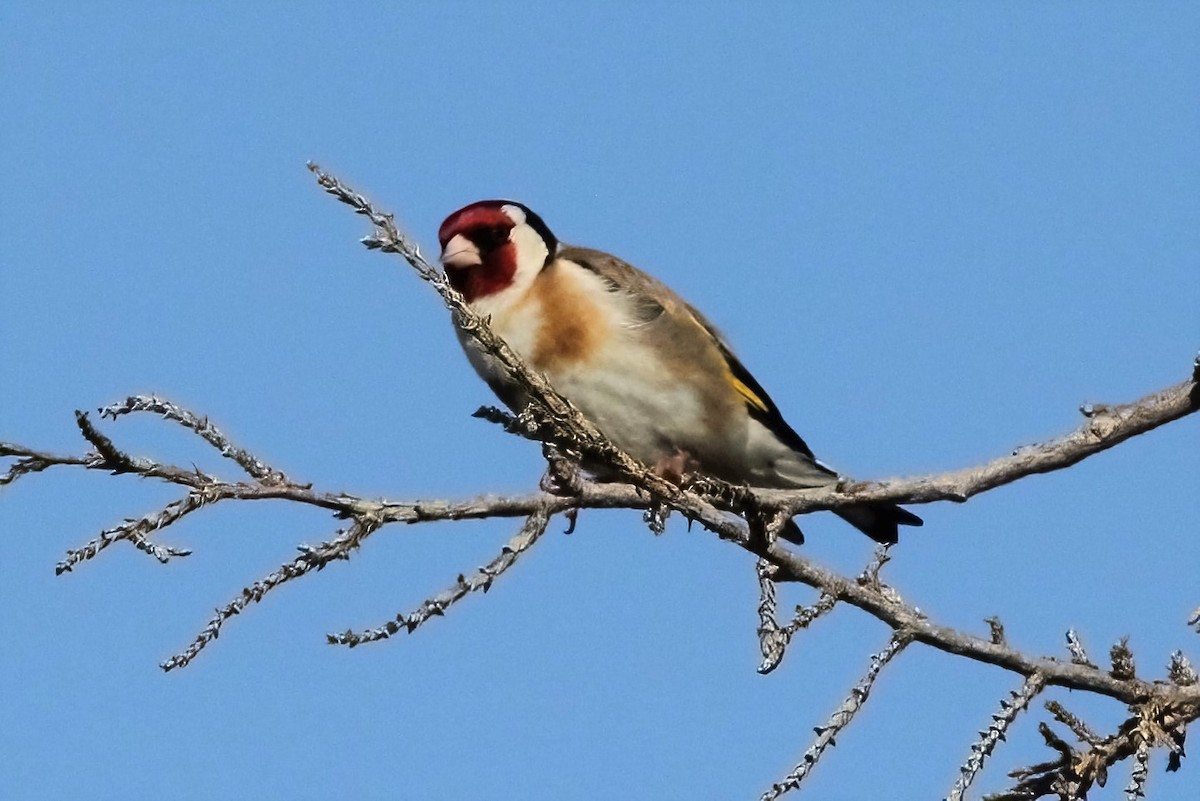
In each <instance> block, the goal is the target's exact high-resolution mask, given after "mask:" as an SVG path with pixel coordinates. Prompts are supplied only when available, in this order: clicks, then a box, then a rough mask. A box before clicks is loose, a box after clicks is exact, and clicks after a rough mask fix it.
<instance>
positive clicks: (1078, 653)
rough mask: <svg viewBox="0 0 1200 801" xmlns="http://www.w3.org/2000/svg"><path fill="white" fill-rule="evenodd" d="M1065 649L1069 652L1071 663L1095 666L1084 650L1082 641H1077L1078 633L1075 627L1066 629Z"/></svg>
mask: <svg viewBox="0 0 1200 801" xmlns="http://www.w3.org/2000/svg"><path fill="white" fill-rule="evenodd" d="M1067 650H1068V651H1070V652H1071V662H1072V663H1074V664H1076V665H1086V666H1087V667H1095V666H1096V664H1095V663H1094V662H1092V660H1090V659H1088V655H1087V651H1085V650H1084V648H1083V643H1081V642H1080V641H1079V635H1078V634H1077V633H1076V632H1075V629H1067Z"/></svg>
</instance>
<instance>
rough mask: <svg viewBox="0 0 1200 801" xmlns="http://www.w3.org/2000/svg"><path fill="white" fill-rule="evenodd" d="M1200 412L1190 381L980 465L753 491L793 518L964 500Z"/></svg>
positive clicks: (1199, 391) (1198, 389) (1196, 388)
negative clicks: (857, 507) (859, 506)
mask: <svg viewBox="0 0 1200 801" xmlns="http://www.w3.org/2000/svg"><path fill="white" fill-rule="evenodd" d="M1198 408H1200V384H1198V383H1197V380H1196V377H1195V375H1194V374H1193V376H1192V378H1190V379H1189V380H1187V381H1184V382H1182V383H1179V384H1176V385H1175V386H1172V387H1168V388H1167V389H1164V390H1162V391H1161V392H1155V393H1152V394H1150V395H1147V396H1145V397H1144V398H1141V399H1140V400H1137V401H1134V402H1133V403H1128V404H1123V405H1117V406H1105V407H1103V411H1096V412H1095V413H1094V414H1093V415H1092V416H1091V417H1090V418H1089V419H1088V421H1087V422H1086V423H1085V424H1084V425H1083V426H1082V427H1081V428H1079V429H1077V430H1076V431H1074V432H1072V433H1070V434H1067V435H1066V436H1064V437H1060V438H1058V439H1055V440H1051V441H1049V442H1047V443H1044V444H1041V445H1035V446H1031V447H1028V448H1021V449H1018V450H1017V451H1016V452H1015V453H1013V454H1012V455H1011V456H1005V457H1001V458H999V459H996V460H994V461H992V462H989V463H988V464H985V465H983V466H981V467H970V468H966V469H963V470H958V471H956V472H951V473H942V474H938V475H929V476H918V477H915V478H908V479H900V480H896V481H888V482H864V483H859V484H850V485H848V486H846V487H844V488H838V487H833V488H829V489H819V490H803V491H780V490H772V491H763V490H759V491H756V492H755V493H754V495H755V497H756V498H757V499H758V500H759V501H760V502H761V503H763V504H764V505H767V506H773V507H777V508H780V509H784V510H786V511H788V512H789V513H791V514H801V513H804V512H811V511H816V510H818V509H836V508H842V507H844V506H847V505H853V504H856V503H883V502H888V503H904V504H918V503H930V502H932V501H956V502H961V501H965V500H967V499H968V498H971V497H973V496H975V495H978V494H980V493H982V492H987V491H988V490H992V489H995V488H996V487H1001V486H1004V485H1005V484H1011V483H1012V482H1014V481H1017V480H1019V479H1022V478H1026V477H1027V476H1031V475H1034V474H1037V473H1050V472H1053V471H1055V470H1062V469H1064V468H1066V467H1070V466H1071V465H1073V464H1076V463H1078V462H1080V461H1082V460H1084V459H1086V458H1087V457H1089V456H1093V455H1095V454H1097V453H1100V452H1101V451H1105V450H1108V449H1109V448H1112V447H1113V446H1115V445H1119V444H1120V443H1122V442H1124V441H1125V440H1127V439H1129V438H1130V437H1135V436H1137V435H1139V434H1144V433H1146V432H1147V431H1151V430H1153V429H1155V428H1158V427H1159V426H1162V425H1165V424H1167V423H1169V422H1171V421H1173V420H1178V419H1180V418H1181V417H1185V416H1187V415H1189V414H1192V413H1193V412H1195V411H1196V410H1197V409H1198Z"/></svg>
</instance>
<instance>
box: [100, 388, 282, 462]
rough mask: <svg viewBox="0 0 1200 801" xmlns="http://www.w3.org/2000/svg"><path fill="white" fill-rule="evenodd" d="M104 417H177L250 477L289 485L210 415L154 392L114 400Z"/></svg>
mask: <svg viewBox="0 0 1200 801" xmlns="http://www.w3.org/2000/svg"><path fill="white" fill-rule="evenodd" d="M99 412H100V416H101V417H108V418H111V419H113V420H116V419H117V418H118V417H120V416H121V415H125V414H132V413H134V412H153V413H155V414H160V415H162V416H163V417H164V418H166V419H168V420H174V421H175V422H176V423H179V424H180V425H181V426H183V427H184V428H187V429H190V430H192V431H194V432H196V434H197V435H198V436H199V437H200V438H201V439H203V440H204V441H205V442H207V443H208V444H209V445H212V446H213V447H214V448H216V449H217V450H218V451H219V452H220V453H221V455H222V456H224V457H225V458H226V459H231V460H233V461H234V462H236V463H237V465H238V466H239V467H241V468H242V469H243V470H245V471H246V473H247V474H249V475H250V477H251V478H254V479H257V480H259V481H262V482H265V483H268V484H287V483H290V482H289V481H288V478H287V476H285V475H284V474H283V473H282V472H280V471H279V470H276V469H274V468H273V467H271V466H270V465H268V464H265V463H264V462H263V461H262V460H261V459H259V458H258V457H256V456H254V455H253V454H251V453H250V452H249V451H247V450H245V449H244V448H239V447H238V446H236V445H234V444H233V443H232V442H230V441H229V438H228V437H226V436H225V434H223V433H222V432H221V430H220V429H219V428H217V427H216V426H214V425H213V424H212V423H210V422H209V420H208V418H207V417H201V416H199V415H197V414H194V413H193V412H190V411H188V410H187V409H185V408H183V407H182V406H179V405H178V404H175V403H171V402H170V401H168V400H165V399H164V398H159V397H155V396H154V395H130V396H129V397H127V398H126V399H125V400H123V401H121V402H120V403H112V404H109V405H108V406H104V407H102V408H101V409H100V410H99Z"/></svg>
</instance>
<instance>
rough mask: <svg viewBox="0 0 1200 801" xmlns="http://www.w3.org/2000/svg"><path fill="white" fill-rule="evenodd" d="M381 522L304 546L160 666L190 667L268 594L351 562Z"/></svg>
mask: <svg viewBox="0 0 1200 801" xmlns="http://www.w3.org/2000/svg"><path fill="white" fill-rule="evenodd" d="M379 525H380V524H379V521H378V519H375V518H370V517H359V518H356V519H355V520H354V523H353V524H352V525H351V526H349V527H348V528H346V529H344V530H342V531H339V532H338V533H337V536H335V537H334V538H333V539H331V540H329V541H328V542H323V543H321V544H320V545H318V546H316V547H315V548H313V547H308V546H303V547H301V549H300V555H299V556H297V557H296V558H295V559H293V560H292V561H290V562H287V563H285V564H283V565H280V566H279V568H278V569H276V570H274V571H273V572H271V573H270V574H268V575H267V576H265V577H263V578H262V579H260V580H258V581H256V582H254V583H253V584H251V585H250V586H249V587H246V588H244V589H243V590H242V594H241V595H239V596H238V597H237V598H234V599H233V600H232V601H230V602H229V603H227V604H226V605H225V606H223V607H221V608H220V609H218V610H217V611H216V614H215V615H213V617H212V619H211V620H209V621H208V625H206V626H205V627H204V628H203V629H202V630H201V631H200V633H199V634H198V635H196V639H194V640H193V641H192V644H191V645H189V646H188V647H187V648H185V649H184V650H183V651H181V652H180V653H178V654H176V655H175V656H173V657H171V658H170V659H168V660H167V661H165V662H163V663H162V664H161V665H159V667H161V668H162V669H163V670H167V671H169V670H174V669H175V668H181V667H186V666H187V664H188V663H189V662H191V661H192V660H193V659H195V658H196V656H197V655H199V653H200V652H201V651H202V650H204V647H205V646H206V645H208V644H209V643H210V642H212V641H213V640H215V639H216V638H217V637H218V636H219V635H220V634H221V627H222V626H223V625H225V622H226V621H227V620H229V619H230V618H231V617H233V616H234V615H237V614H239V613H240V612H241V611H242V610H243V609H245V608H246V607H247V606H249V605H250V604H252V603H258V602H259V601H261V600H262V599H263V596H265V595H266V594H267V593H268V592H270V591H271V590H273V589H275V588H276V587H278V586H280V585H281V584H285V583H287V582H289V581H292V580H293V579H297V578H300V577H301V576H303V575H305V574H306V573H308V572H310V571H312V570H322V569H324V567H325V565H327V564H329V563H330V562H332V561H334V560H337V559H349V558H350V552H351V551H353V550H354V549H355V548H357V547H358V546H359V545H360V544H361V543H362V541H363V540H364V539H366V538H367V537H369V536H370V535H371V533H372V532H374V531H375V530H376V529H378V528H379Z"/></svg>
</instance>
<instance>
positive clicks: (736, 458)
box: [438, 200, 922, 543]
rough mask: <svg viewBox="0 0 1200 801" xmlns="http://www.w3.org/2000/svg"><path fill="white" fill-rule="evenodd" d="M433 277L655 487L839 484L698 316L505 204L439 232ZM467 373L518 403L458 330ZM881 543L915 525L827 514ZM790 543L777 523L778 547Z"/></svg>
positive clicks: (888, 513) (849, 512)
mask: <svg viewBox="0 0 1200 801" xmlns="http://www.w3.org/2000/svg"><path fill="white" fill-rule="evenodd" d="M438 241H439V243H440V245H441V264H442V268H443V270H444V272H445V275H446V279H447V281H448V282H449V284H450V285H451V286H452V287H453V288H454V289H456V290H457V291H458V292H459V293H461V294H462V296H463V299H464V300H465V302H466V303H467V305H468V306H469V307H470V308H471V310H472V311H474V312H475V313H476V314H477V315H479V316H480V317H481V318H485V319H487V320H488V321H489V325H490V327H491V330H492V331H493V332H494V333H495V334H496V335H497V336H499V337H500V338H501V339H503V340H504V341H505V342H506V343H507V344H508V345H509V347H510V348H512V349H513V351H515V352H516V354H517V355H518V356H520V357H521V359H522V360H523V361H524V362H525V363H526V364H527V365H529V366H530V367H532V368H533V369H534V370H537V371H539V372H541V373H542V374H543V375H544V376H545V377H546V379H547V380H548V381H549V383H550V385H551V386H553V387H554V389H555V391H557V392H558V393H559V394H560V395H562V396H563V397H564V398H566V399H567V400H568V401H570V402H571V403H572V404H574V405H575V407H576V408H578V409H579V411H580V412H582V413H583V415H584V416H586V417H587V418H588V419H589V420H590V421H591V422H592V423H594V424H595V425H596V427H597V428H598V429H599V430H600V431H601V432H602V433H603V434H604V435H605V436H606V437H608V439H609V440H611V441H612V442H613V444H615V445H617V446H618V447H620V448H621V449H622V450H624V451H625V452H626V453H628V454H629V455H630V456H632V457H633V458H634V459H636V460H638V461H640V462H642V463H643V464H645V465H646V466H647V467H649V468H651V469H653V470H654V471H655V472H656V473H658V474H659V475H662V476H664V477H666V478H669V479H671V480H674V481H680V480H682V479H684V478H686V477H689V476H693V475H707V476H712V477H715V478H718V479H721V480H724V481H727V482H731V483H734V484H739V485H746V486H750V487H754V488H769V489H802V488H816V487H828V486H831V485H834V484H836V483H838V482H839V481H840V480H841V476H840V475H839V474H838V473H837V471H835V470H833V469H831V468H829V467H828V466H826V465H825V464H823V463H822V462H820V461H818V460H817V458H816V457H815V456H814V455H813V452H812V450H811V449H810V448H809V447H808V444H807V443H805V441H804V440H803V439H801V437H800V435H799V434H797V433H796V431H795V430H794V429H793V428H792V427H791V426H790V425H789V424H788V423H787V421H786V420H784V418H783V415H782V414H781V413H780V411H779V408H778V407H777V406H776V405H775V402H774V401H773V400H772V399H771V397H770V396H769V395H768V394H767V392H766V391H765V390H764V389H763V388H762V385H761V384H759V382H758V381H757V380H756V379H755V378H754V376H753V375H751V373H750V371H749V370H747V369H746V368H745V367H744V366H743V365H742V363H741V362H740V361H739V360H738V358H737V357H736V356H735V355H734V353H733V350H732V348H731V346H730V345H729V343H728V341H727V340H726V338H725V337H724V336H723V335H722V334H721V333H720V332H719V331H718V330H717V328H716V327H715V326H714V325H713V324H712V323H710V322H709V321H708V320H707V319H706V318H705V317H704V315H702V314H701V313H700V312H699V311H697V310H696V309H695V308H694V307H693V306H691V305H690V304H688V303H687V302H686V301H685V300H683V298H681V297H680V296H679V295H677V294H676V293H675V292H674V291H672V290H671V289H670V288H669V287H667V286H666V285H665V284H663V283H662V282H660V281H658V280H657V279H655V278H653V277H651V276H650V275H648V274H647V273H645V272H643V271H642V270H639V269H638V268H636V267H634V266H632V265H630V264H628V263H626V262H624V261H622V260H621V259H619V258H617V257H616V256H613V255H610V254H608V253H605V252H603V251H600V250H593V249H590V248H584V247H575V246H570V245H565V244H562V243H560V242H559V241H558V238H557V237H556V236H555V235H554V233H552V232H551V230H550V228H549V227H548V226H547V225H546V223H545V222H544V221H543V219H542V218H541V217H540V216H538V215H537V214H536V213H535V212H534V211H532V210H531V209H530V208H529V207H528V206H526V205H524V204H522V203H519V202H517V201H513V200H481V201H477V202H475V203H471V204H469V205H467V206H464V207H463V208H461V209H459V210H458V211H455V212H454V213H453V214H451V215H450V216H448V217H447V218H446V220H445V221H444V222H443V223H442V225H441V227H440V228H439V230H438ZM457 334H458V339H459V343H460V344H461V345H462V347H463V349H464V351H465V352H466V355H467V358H468V360H469V361H470V363H471V365H472V366H473V367H474V368H475V371H476V372H477V373H478V374H479V375H480V377H481V378H483V380H484V381H485V382H486V383H487V384H488V386H489V387H491V389H492V391H493V392H494V393H495V394H496V395H497V397H499V398H500V400H501V401H502V402H504V403H505V404H506V405H507V406H508V407H509V408H510V409H512V410H514V411H517V412H519V411H520V410H521V409H523V408H524V406H525V404H526V400H527V399H526V397H525V396H524V395H523V393H522V391H521V389H520V388H519V387H518V386H516V385H515V383H514V382H513V381H512V379H511V378H509V376H508V373H507V372H506V371H505V370H504V368H502V367H501V366H500V364H499V362H498V361H497V360H496V359H495V358H494V357H493V356H491V355H490V354H488V353H486V352H485V351H483V350H482V348H481V347H480V346H479V345H478V344H477V343H476V342H475V340H474V338H473V337H471V336H470V335H469V333H468V332H467V331H465V330H464V329H463V328H462V327H461V326H459V327H458V328H457ZM834 511H835V513H836V514H838V515H839V516H840V517H842V518H843V519H845V520H846V521H847V522H849V523H850V524H851V525H853V526H854V527H856V528H857V529H859V530H860V531H862V532H863V533H864V534H866V535H867V536H868V537H870V538H871V539H873V540H875V541H876V542H880V543H895V542H897V540H898V539H899V528H898V527H899V526H902V525H903V526H920V525H921V524H922V520H921V518H919V517H917V516H916V515H914V514H912V513H911V512H909V511H908V510H906V509H903V508H902V507H900V506H898V505H895V504H889V503H870V504H863V505H855V506H848V507H844V508H839V509H836V510H834ZM780 536H783V537H784V538H786V539H788V540H790V541H793V542H797V543H802V542H803V541H804V535H803V533H801V531H800V529H799V527H798V526H796V524H795V523H794V522H791V521H789V524H788V525H787V526H785V528H784V530H783V531H782V532H781V535H780Z"/></svg>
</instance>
